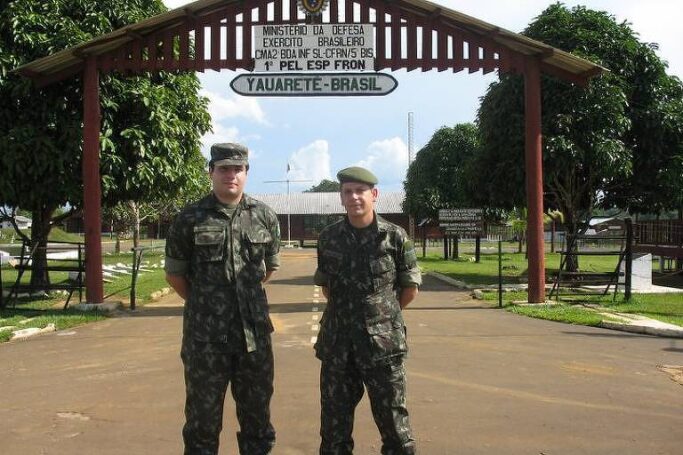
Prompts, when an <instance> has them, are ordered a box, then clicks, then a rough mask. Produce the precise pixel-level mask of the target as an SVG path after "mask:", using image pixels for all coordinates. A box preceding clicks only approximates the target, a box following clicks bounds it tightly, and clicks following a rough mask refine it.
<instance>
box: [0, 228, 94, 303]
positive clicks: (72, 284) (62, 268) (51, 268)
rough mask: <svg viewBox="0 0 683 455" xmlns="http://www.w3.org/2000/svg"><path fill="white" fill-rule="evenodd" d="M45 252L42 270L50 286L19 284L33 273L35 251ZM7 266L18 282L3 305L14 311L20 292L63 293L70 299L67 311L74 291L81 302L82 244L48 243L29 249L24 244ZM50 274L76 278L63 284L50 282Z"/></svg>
mask: <svg viewBox="0 0 683 455" xmlns="http://www.w3.org/2000/svg"><path fill="white" fill-rule="evenodd" d="M39 250H40V251H44V252H45V255H46V256H47V267H46V268H45V270H46V273H47V274H48V281H49V284H47V285H39V286H34V285H32V284H30V283H22V278H24V277H25V273H26V272H29V273H30V274H32V273H34V272H35V271H36V269H35V267H34V263H33V262H34V261H33V259H34V257H35V255H36V252H37V251H39ZM72 251H75V252H76V257H75V258H72V257H65V256H63V257H59V256H57V257H55V255H56V253H66V252H72ZM51 256H52V257H51ZM9 263H10V265H11V266H12V267H13V268H14V270H16V271H17V279H16V280H15V282H14V284H13V285H12V287H10V291H9V295H8V296H7V300H6V302H10V301H11V302H13V307H16V303H17V300H18V299H19V293H21V292H28V293H31V292H34V291H37V290H40V291H52V290H63V291H68V292H69V295H68V297H67V299H66V303H65V304H64V308H65V309H66V308H67V306H68V305H69V301H70V300H71V296H72V295H73V293H74V291H78V300H79V302H80V301H82V300H83V289H84V287H85V282H84V275H85V245H84V244H83V243H81V242H50V243H48V245H47V246H44V247H39V246H38V245H35V246H31V245H30V244H29V243H28V242H26V241H24V242H23V243H22V246H21V255H20V256H19V258H18V259H13V260H10V261H9ZM51 272H57V273H59V272H61V273H65V272H66V273H69V275H72V273H74V274H75V277H72V276H69V277H67V278H66V279H65V280H60V281H55V282H53V281H52V280H51V279H49V278H50V274H51Z"/></svg>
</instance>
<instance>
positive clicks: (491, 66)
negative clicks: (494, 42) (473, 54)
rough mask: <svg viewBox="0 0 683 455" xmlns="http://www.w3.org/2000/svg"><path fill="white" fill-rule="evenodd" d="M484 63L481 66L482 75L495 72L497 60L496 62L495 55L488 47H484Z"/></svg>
mask: <svg viewBox="0 0 683 455" xmlns="http://www.w3.org/2000/svg"><path fill="white" fill-rule="evenodd" d="M483 49H484V62H483V65H482V71H483V73H484V74H488V73H490V72H492V71H495V69H496V66H497V65H498V60H496V59H495V58H494V57H495V55H494V54H495V53H494V52H493V50H492V49H491V48H490V47H484V48H483Z"/></svg>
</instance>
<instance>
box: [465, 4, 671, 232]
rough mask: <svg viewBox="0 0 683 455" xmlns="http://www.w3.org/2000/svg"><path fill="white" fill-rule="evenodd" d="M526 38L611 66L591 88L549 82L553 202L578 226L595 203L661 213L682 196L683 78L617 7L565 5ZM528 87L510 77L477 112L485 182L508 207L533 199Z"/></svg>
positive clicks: (549, 199)
mask: <svg viewBox="0 0 683 455" xmlns="http://www.w3.org/2000/svg"><path fill="white" fill-rule="evenodd" d="M524 34H525V35H527V36H529V37H531V38H534V39H537V40H539V41H542V42H544V43H547V44H550V45H552V46H555V47H558V48H560V49H564V50H566V51H569V52H572V53H574V54H576V55H579V56H581V57H585V58H588V59H589V60H592V61H594V62H596V63H599V64H601V65H603V66H605V67H606V68H608V69H609V70H610V72H609V73H607V74H604V75H602V76H601V77H599V78H595V79H593V80H591V82H590V83H589V84H588V86H587V87H586V88H582V87H576V86H573V85H571V84H569V83H565V82H563V81H560V80H557V79H555V78H550V77H543V79H542V93H543V99H542V110H543V124H542V133H543V140H544V144H543V145H544V149H543V166H544V184H545V188H544V193H545V197H546V200H545V203H546V206H548V207H550V208H553V209H559V210H560V211H561V212H562V213H563V214H564V217H565V224H566V225H567V226H568V229H569V230H570V232H578V231H579V230H580V229H582V228H583V227H584V226H582V225H581V221H583V220H586V219H588V218H590V215H591V212H592V210H593V208H595V207H596V206H600V205H602V206H607V205H612V204H618V205H619V206H621V207H622V208H632V209H633V208H635V209H636V210H640V209H645V208H648V209H649V210H652V209H653V208H654V209H655V210H657V209H659V207H664V206H665V205H667V204H670V203H671V199H670V197H669V196H670V194H671V193H670V192H671V191H676V194H681V193H682V192H683V187H682V186H680V184H681V182H680V179H678V174H677V173H676V171H673V172H672V171H671V166H670V163H671V162H672V161H675V160H676V159H677V160H680V159H681V141H680V139H681V136H680V130H681V127H682V125H683V121H682V120H683V117H682V115H683V110H681V109H680V103H681V91H680V85H681V84H680V81H679V80H678V79H677V78H675V77H671V76H668V75H666V73H665V70H666V64H665V63H664V62H663V61H661V59H659V58H658V57H657V55H656V52H655V50H656V46H654V45H651V44H647V43H643V42H641V41H639V39H638V36H637V34H636V33H635V32H634V31H633V30H632V29H631V27H630V26H629V25H628V24H627V23H617V22H616V21H615V19H614V18H613V17H612V16H611V15H609V14H608V13H605V12H599V11H593V10H589V9H586V8H585V7H580V6H579V7H575V8H572V9H568V8H567V7H565V6H564V5H562V4H560V3H557V4H554V5H551V6H550V7H548V8H547V9H546V10H545V11H543V12H542V13H541V15H540V16H539V17H537V18H536V19H535V20H534V21H533V22H532V23H531V24H530V25H529V27H528V28H527V29H526V30H525V31H524ZM523 90H524V87H523V81H522V79H521V77H519V76H503V77H501V79H500V81H499V82H497V83H494V84H492V85H491V86H490V87H489V89H488V91H487V93H486V95H485V96H484V98H483V99H482V103H481V106H480V109H479V114H478V121H479V127H480V131H481V140H482V153H481V155H480V156H479V157H478V158H477V160H476V163H475V167H476V168H477V169H479V171H480V172H479V175H482V176H483V178H482V179H481V180H480V181H479V186H480V187H481V188H482V189H483V191H484V194H485V197H487V198H488V199H489V201H491V202H492V203H497V204H499V205H502V206H506V207H512V206H516V205H522V204H523V201H524V200H525V194H524V189H525V184H524V183H525V182H524V177H525V174H524V104H523V99H524V98H523V94H524V91H523ZM645 157H648V158H645ZM676 157H677V158H676ZM666 163H669V165H667V164H666ZM679 170H680V167H679ZM646 187H649V188H650V189H651V190H650V191H648V192H647V195H646V196H647V198H649V199H648V202H645V200H646V197H644V194H645V192H644V189H645V188H646ZM676 187H677V190H676ZM667 199H668V201H667Z"/></svg>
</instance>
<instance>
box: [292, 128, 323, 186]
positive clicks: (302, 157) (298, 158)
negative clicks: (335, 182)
mask: <svg viewBox="0 0 683 455" xmlns="http://www.w3.org/2000/svg"><path fill="white" fill-rule="evenodd" d="M329 148H330V146H329V144H328V142H327V141H326V140H323V139H318V140H316V141H313V142H312V143H310V144H308V145H306V146H305V147H302V148H300V149H299V150H297V151H296V152H294V153H293V154H292V155H291V156H290V157H289V165H290V172H289V175H288V178H289V179H290V181H292V180H310V182H301V183H299V184H296V183H292V185H293V186H300V187H307V188H308V187H311V186H313V185H316V184H318V183H319V182H320V181H321V180H323V179H330V180H331V179H332V177H331V175H330V151H329Z"/></svg>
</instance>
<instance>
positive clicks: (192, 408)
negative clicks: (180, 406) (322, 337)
mask: <svg viewBox="0 0 683 455" xmlns="http://www.w3.org/2000/svg"><path fill="white" fill-rule="evenodd" d="M224 351H226V350H225V349H224V347H222V346H221V344H220V343H199V342H194V345H193V346H192V347H191V348H186V347H185V346H183V351H182V353H181V354H182V359H183V365H184V368H185V393H186V398H185V426H184V427H183V439H184V441H185V452H184V453H185V455H215V454H217V453H218V440H219V435H220V432H221V429H222V427H223V403H224V401H225V394H226V392H227V388H228V385H230V388H231V392H232V396H233V399H234V400H235V406H236V409H237V421H238V422H239V425H240V431H239V432H238V433H237V441H238V445H239V450H240V454H242V455H265V454H269V453H270V452H271V450H272V448H273V446H274V445H275V430H274V428H273V426H272V424H271V423H270V398H271V396H272V395H273V350H272V346H271V344H270V341H269V340H268V343H267V345H266V346H263V345H260V346H259V349H258V350H257V351H254V352H251V353H247V352H240V353H235V352H224Z"/></svg>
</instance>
